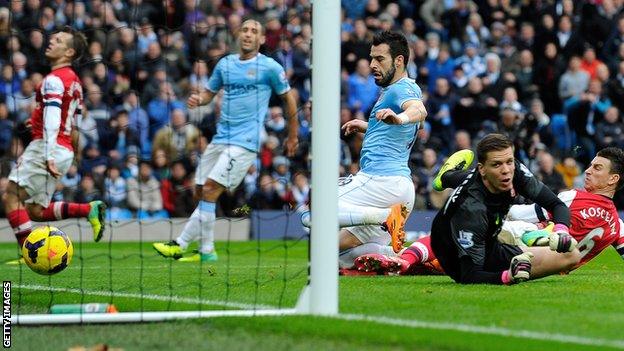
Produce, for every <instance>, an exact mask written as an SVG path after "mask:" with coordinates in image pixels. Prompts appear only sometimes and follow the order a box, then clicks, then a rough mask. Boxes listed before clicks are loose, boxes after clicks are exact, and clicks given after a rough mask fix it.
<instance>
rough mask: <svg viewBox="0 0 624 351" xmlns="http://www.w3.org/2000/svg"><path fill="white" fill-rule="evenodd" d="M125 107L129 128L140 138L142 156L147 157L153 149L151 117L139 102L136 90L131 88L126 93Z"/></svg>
mask: <svg viewBox="0 0 624 351" xmlns="http://www.w3.org/2000/svg"><path fill="white" fill-rule="evenodd" d="M123 108H124V109H125V110H126V111H128V128H130V130H131V131H132V132H133V134H134V135H136V136H137V137H138V139H139V145H140V148H141V156H143V157H147V156H148V155H150V153H151V150H152V142H151V140H150V139H149V117H148V116H147V112H146V111H145V110H144V109H143V108H142V107H141V105H140V104H139V96H138V95H137V93H136V91H134V90H130V91H128V92H127V93H126V94H125V98H124V103H123Z"/></svg>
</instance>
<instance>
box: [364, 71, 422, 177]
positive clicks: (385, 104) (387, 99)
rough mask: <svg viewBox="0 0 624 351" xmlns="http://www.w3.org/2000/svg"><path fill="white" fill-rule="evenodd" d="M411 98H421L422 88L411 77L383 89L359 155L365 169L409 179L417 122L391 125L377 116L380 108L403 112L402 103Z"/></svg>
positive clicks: (374, 173) (369, 120)
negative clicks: (409, 162)
mask: <svg viewBox="0 0 624 351" xmlns="http://www.w3.org/2000/svg"><path fill="white" fill-rule="evenodd" d="M409 100H422V91H421V90H420V88H419V87H418V85H417V84H416V83H415V82H414V81H413V80H412V79H409V78H402V79H400V80H399V81H397V82H395V83H393V84H391V85H389V86H387V87H385V88H383V89H382V90H381V94H380V95H379V99H377V102H376V103H375V106H374V107H373V110H372V111H371V114H370V117H369V119H368V128H367V129H366V134H365V135H364V144H363V145H362V155H361V157H360V169H361V170H362V172H364V173H366V174H370V175H380V176H404V177H408V178H410V173H411V172H410V169H409V167H408V166H407V160H408V158H409V154H410V150H411V149H412V145H413V144H414V140H415V139H416V131H417V130H418V123H409V124H400V125H390V124H387V123H384V122H381V121H378V120H377V118H375V114H376V113H377V111H379V110H381V109H384V108H389V109H391V110H392V111H394V112H395V113H396V114H399V113H401V112H403V110H402V109H401V106H402V105H403V104H404V103H405V102H406V101H409ZM410 179H411V178H410Z"/></svg>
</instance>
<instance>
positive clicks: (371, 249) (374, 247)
mask: <svg viewBox="0 0 624 351" xmlns="http://www.w3.org/2000/svg"><path fill="white" fill-rule="evenodd" d="M368 254H382V255H386V256H396V254H395V253H394V251H392V247H390V246H388V245H380V244H377V243H365V244H362V245H359V246H356V247H354V248H351V249H348V250H344V251H341V252H340V255H339V256H338V265H339V267H340V268H352V267H353V263H354V261H355V259H356V258H358V257H360V256H362V255H368Z"/></svg>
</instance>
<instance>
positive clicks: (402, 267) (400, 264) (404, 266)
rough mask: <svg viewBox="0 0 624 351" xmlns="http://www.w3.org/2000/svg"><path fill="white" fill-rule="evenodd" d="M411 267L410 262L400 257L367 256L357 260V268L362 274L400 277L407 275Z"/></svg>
mask: <svg viewBox="0 0 624 351" xmlns="http://www.w3.org/2000/svg"><path fill="white" fill-rule="evenodd" d="M409 267H410V264H409V262H407V261H405V260H404V259H402V258H400V257H391V256H386V255H382V254H366V255H362V256H359V257H358V258H356V259H355V268H357V270H359V271H361V272H377V273H378V274H386V275H398V274H405V273H406V272H407V270H408V269H409Z"/></svg>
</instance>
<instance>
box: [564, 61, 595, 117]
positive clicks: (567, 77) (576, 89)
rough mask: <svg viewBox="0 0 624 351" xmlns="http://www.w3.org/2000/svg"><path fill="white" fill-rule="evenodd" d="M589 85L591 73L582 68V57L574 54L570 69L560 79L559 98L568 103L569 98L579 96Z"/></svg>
mask: <svg viewBox="0 0 624 351" xmlns="http://www.w3.org/2000/svg"><path fill="white" fill-rule="evenodd" d="M588 85H589V74H588V73H587V72H585V71H583V70H581V59H580V58H579V57H578V56H572V57H571V58H570V62H569V63H568V70H567V71H565V73H564V74H563V75H562V76H561V80H560V81H559V98H560V99H561V101H562V102H563V103H564V105H568V104H569V101H568V99H571V98H579V97H580V96H581V94H582V93H583V92H585V90H586V89H587V86H588Z"/></svg>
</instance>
